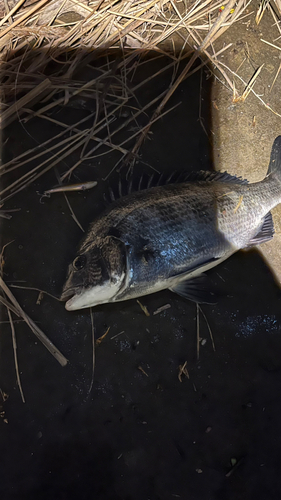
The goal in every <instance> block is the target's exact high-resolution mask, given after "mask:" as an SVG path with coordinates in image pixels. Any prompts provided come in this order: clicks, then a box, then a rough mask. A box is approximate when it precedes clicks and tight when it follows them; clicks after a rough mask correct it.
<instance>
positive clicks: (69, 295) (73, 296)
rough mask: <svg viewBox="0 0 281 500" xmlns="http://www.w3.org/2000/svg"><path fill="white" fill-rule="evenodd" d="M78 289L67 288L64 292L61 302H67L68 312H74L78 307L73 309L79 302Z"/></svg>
mask: <svg viewBox="0 0 281 500" xmlns="http://www.w3.org/2000/svg"><path fill="white" fill-rule="evenodd" d="M78 295H79V294H78V293H77V289H75V288H67V289H66V290H63V292H62V294H61V296H60V300H61V301H62V302H66V304H65V309H66V310H67V311H74V310H75V309H76V307H75V306H74V307H73V303H75V301H76V300H77V297H78Z"/></svg>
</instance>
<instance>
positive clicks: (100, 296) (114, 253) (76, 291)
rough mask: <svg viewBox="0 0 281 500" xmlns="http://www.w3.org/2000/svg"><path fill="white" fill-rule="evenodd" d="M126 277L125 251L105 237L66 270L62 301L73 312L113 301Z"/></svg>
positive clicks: (78, 257)
mask: <svg viewBox="0 0 281 500" xmlns="http://www.w3.org/2000/svg"><path fill="white" fill-rule="evenodd" d="M125 276H126V247H125V245H124V243H123V242H122V241H121V240H119V239H118V238H115V237H114V236H107V237H106V238H103V239H102V240H99V241H97V242H95V243H93V244H91V245H90V246H87V247H86V248H85V249H83V251H82V252H81V253H80V254H79V255H77V256H76V257H75V259H74V260H73V262H72V264H70V266H69V269H68V277H67V281H66V283H65V285H64V288H63V292H62V295H61V300H67V299H68V300H67V302H66V305H65V307H66V309H67V310H68V311H74V310H76V309H84V308H86V307H92V306H96V305H98V304H103V303H105V302H112V301H114V299H115V297H116V295H117V293H118V292H119V291H120V289H121V288H122V286H123V283H124V280H125Z"/></svg>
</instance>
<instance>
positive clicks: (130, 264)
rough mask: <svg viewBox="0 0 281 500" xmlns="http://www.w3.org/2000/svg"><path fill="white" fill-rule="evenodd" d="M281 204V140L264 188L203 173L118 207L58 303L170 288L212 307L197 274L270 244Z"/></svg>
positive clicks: (84, 246)
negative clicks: (273, 214)
mask: <svg viewBox="0 0 281 500" xmlns="http://www.w3.org/2000/svg"><path fill="white" fill-rule="evenodd" d="M280 202H281V136H280V137H278V138H277V139H276V140H275V141H274V144H273V148H272V152H271V159H270V164H269V168H268V173H267V175H266V177H265V179H264V180H263V181H261V182H256V183H253V184H248V183H247V181H243V180H241V179H239V178H237V177H234V176H231V175H229V174H227V173H216V172H199V173H193V174H189V176H188V177H187V178H186V180H185V181H184V182H179V183H172V184H171V183H169V184H166V185H162V186H155V187H149V188H146V189H144V190H140V191H138V192H135V193H131V194H128V195H126V196H124V197H122V198H120V199H118V200H115V201H114V202H113V203H112V204H111V205H110V207H109V208H108V209H107V210H106V211H105V212H103V213H102V214H101V215H100V216H98V217H97V218H96V220H95V221H94V222H93V223H92V224H91V226H90V229H89V231H88V233H87V236H86V237H85V238H84V240H83V241H82V243H81V245H80V248H79V251H78V255H77V256H76V258H75V259H74V261H73V263H72V264H71V265H70V266H69V269H68V277H67V281H66V283H65V285H64V288H63V293H62V297H61V298H62V300H67V302H66V309H67V310H69V311H72V310H75V309H82V308H85V307H90V306H96V305H97V304H103V303H107V302H116V301H121V300H127V299H132V298H136V297H140V296H142V295H147V294H150V293H154V292H158V291H159V290H163V289H166V288H169V289H170V290H172V291H174V292H176V293H179V294H180V295H183V296H185V297H187V298H190V299H192V300H195V301H197V302H204V301H208V300H207V299H206V294H205V292H204V285H202V278H201V277H200V275H201V276H202V273H204V272H205V271H207V270H208V269H210V268H212V267H214V266H216V265H218V264H220V263H221V262H222V261H224V260H225V259H227V258H228V257H229V256H230V255H232V254H233V253H234V252H236V251H237V250H240V249H242V248H246V247H251V246H254V245H258V244H260V243H263V242H265V241H268V240H269V239H271V238H272V237H273V233H274V229H273V222H272V217H271V214H270V210H271V209H272V208H273V207H275V206H276V205H278V204H279V203H280ZM196 281H197V283H198V289H197V287H196Z"/></svg>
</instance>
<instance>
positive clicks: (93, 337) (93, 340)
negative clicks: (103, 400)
mask: <svg viewBox="0 0 281 500" xmlns="http://www.w3.org/2000/svg"><path fill="white" fill-rule="evenodd" d="M90 318H91V331H92V350H93V362H92V363H93V367H92V377H91V383H90V387H89V392H88V394H90V392H91V390H92V387H93V383H94V373H95V364H96V354H95V329H94V314H93V308H92V307H90Z"/></svg>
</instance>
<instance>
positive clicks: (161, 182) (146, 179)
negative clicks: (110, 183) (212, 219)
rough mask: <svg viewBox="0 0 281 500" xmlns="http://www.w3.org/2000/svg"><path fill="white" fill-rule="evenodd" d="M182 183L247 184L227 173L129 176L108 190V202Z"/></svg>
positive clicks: (208, 172)
mask: <svg viewBox="0 0 281 500" xmlns="http://www.w3.org/2000/svg"><path fill="white" fill-rule="evenodd" d="M183 182H225V183H228V184H229V183H233V184H248V181H247V180H245V179H242V178H241V177H236V176H235V175H230V174H228V173H227V172H212V171H210V170H199V171H198V172H186V171H184V172H177V171H175V172H173V173H169V174H163V173H162V174H159V173H155V174H152V175H150V176H149V175H147V174H143V175H141V176H140V177H137V176H131V178H130V179H129V180H128V181H125V180H124V179H121V178H120V179H119V182H118V185H117V186H115V188H113V187H109V188H108V193H109V196H108V197H107V198H109V201H110V202H111V201H115V200H117V199H118V198H121V197H123V196H126V195H128V194H131V193H135V192H138V191H144V190H145V189H149V188H152V187H156V186H167V185H168V184H181V183H183Z"/></svg>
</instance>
